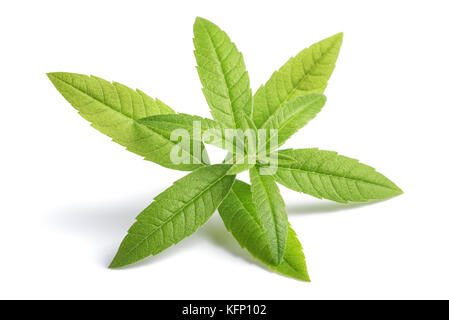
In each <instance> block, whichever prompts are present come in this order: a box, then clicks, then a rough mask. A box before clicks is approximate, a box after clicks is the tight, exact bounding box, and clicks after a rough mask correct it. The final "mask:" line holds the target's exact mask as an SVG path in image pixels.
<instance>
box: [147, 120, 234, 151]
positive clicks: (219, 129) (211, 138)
mask: <svg viewBox="0 0 449 320" xmlns="http://www.w3.org/2000/svg"><path fill="white" fill-rule="evenodd" d="M139 123H141V124H143V125H145V126H147V127H148V128H151V129H154V130H157V131H160V132H165V134H168V135H170V133H171V132H173V131H175V130H179V129H183V130H186V131H187V132H188V133H189V135H190V136H192V137H193V139H198V140H203V135H205V134H206V133H207V132H208V133H209V135H208V136H207V139H206V141H205V142H206V143H209V144H212V145H214V146H216V147H219V148H223V149H226V147H227V145H230V146H231V148H230V151H232V146H233V145H234V141H232V140H229V141H228V144H227V143H226V139H225V138H226V136H227V135H226V130H227V128H226V127H225V126H224V125H222V124H221V123H219V122H218V121H215V120H211V119H207V118H202V117H199V116H192V115H189V114H185V113H177V114H161V115H155V116H151V117H147V118H143V119H140V120H139ZM195 123H196V124H197V125H199V127H197V128H198V129H199V131H200V133H201V137H195V135H194V125H195Z"/></svg>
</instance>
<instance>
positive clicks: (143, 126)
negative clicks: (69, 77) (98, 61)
mask: <svg viewBox="0 0 449 320" xmlns="http://www.w3.org/2000/svg"><path fill="white" fill-rule="evenodd" d="M54 79H56V80H58V81H61V82H63V83H65V84H66V85H68V86H70V87H71V88H72V89H74V90H75V91H77V92H79V93H81V94H82V95H84V96H86V97H89V98H90V99H92V100H94V101H96V102H98V103H100V104H102V105H103V106H105V107H107V108H109V109H110V110H111V111H113V112H115V113H117V114H119V115H121V116H123V117H125V118H128V119H129V120H132V121H133V122H134V123H135V124H136V125H137V126H139V127H141V128H145V129H146V130H149V131H151V132H152V133H154V134H155V135H158V136H160V137H162V138H164V140H166V141H168V143H170V144H172V145H173V146H176V145H177V144H175V143H174V142H173V141H171V140H170V139H167V138H166V137H164V136H163V135H161V134H159V133H158V132H156V131H154V130H152V129H151V128H149V127H147V126H145V125H142V124H140V123H139V122H138V121H137V120H136V119H134V118H132V117H130V116H128V115H126V114H124V113H122V112H120V111H117V110H115V109H114V108H112V107H111V106H109V105H107V104H106V103H105V102H103V101H101V100H98V99H97V98H95V97H93V96H91V95H89V94H87V93H86V92H84V91H83V90H80V89H78V88H76V87H74V86H73V85H72V84H71V83H69V82H67V81H65V80H63V79H61V78H59V77H57V76H54ZM112 87H113V88H114V90H115V92H116V93H117V89H116V88H115V86H114V85H113V84H112ZM102 90H103V88H102ZM117 94H118V93H117ZM76 109H77V110H78V112H80V113H82V112H81V111H80V110H79V109H78V108H76ZM133 112H134V109H133ZM98 126H100V127H102V126H101V125H98ZM156 150H157V149H156ZM183 150H184V149H183ZM185 151H188V152H189V154H190V156H191V157H192V158H193V159H196V160H200V164H202V165H204V164H203V162H202V161H201V159H197V158H196V157H194V155H193V154H191V152H190V151H189V150H185ZM150 153H154V151H151V152H150Z"/></svg>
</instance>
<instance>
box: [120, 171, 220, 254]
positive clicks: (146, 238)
mask: <svg viewBox="0 0 449 320" xmlns="http://www.w3.org/2000/svg"><path fill="white" fill-rule="evenodd" d="M226 172H227V171H226ZM226 172H225V173H224V174H223V175H222V176H220V177H219V178H217V179H216V180H214V182H212V183H210V184H209V185H208V186H207V188H205V189H204V190H203V191H201V192H200V193H199V194H197V195H196V196H194V197H193V198H192V199H191V200H189V201H187V202H186V203H185V204H183V205H182V207H180V208H179V209H177V210H176V211H175V212H174V213H173V215H172V216H170V218H169V219H167V220H165V221H164V222H163V223H162V224H161V225H159V226H158V227H157V228H156V229H155V230H153V231H152V232H151V233H150V234H148V235H146V236H145V237H144V238H142V240H140V241H139V242H138V243H137V244H136V245H134V246H133V247H132V248H131V249H129V250H128V253H127V254H126V255H124V257H127V256H129V255H130V254H131V253H132V252H133V251H134V250H135V249H136V248H137V247H139V246H140V245H141V244H142V243H143V242H145V241H147V240H148V238H149V237H151V236H152V235H153V234H154V233H155V232H156V231H159V230H160V229H161V228H162V227H163V226H165V225H166V224H167V223H169V222H170V221H172V220H173V219H174V218H175V217H177V216H178V215H179V214H180V213H181V212H182V211H183V210H184V209H185V208H186V207H187V206H189V205H190V204H192V203H193V202H195V201H196V200H197V199H198V198H200V197H201V196H202V195H203V194H204V193H205V192H207V191H208V190H210V189H211V188H212V187H213V186H214V185H215V184H217V183H218V182H220V181H221V180H222V179H223V178H224V177H226V176H227V175H226ZM160 200H163V199H155V200H154V201H153V203H156V202H158V201H160ZM153 203H152V204H153ZM136 221H137V222H140V221H139V220H138V217H137V219H136ZM140 223H143V222H140Z"/></svg>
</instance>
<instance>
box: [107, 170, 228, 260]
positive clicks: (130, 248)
mask: <svg viewBox="0 0 449 320" xmlns="http://www.w3.org/2000/svg"><path fill="white" fill-rule="evenodd" d="M228 170H229V165H222V164H218V165H213V166H207V167H203V168H199V169H197V170H195V171H193V172H191V173H190V174H188V175H187V176H185V177H183V178H181V179H180V180H178V181H176V182H175V183H174V184H173V186H171V187H170V188H168V189H167V190H165V191H164V192H162V193H161V194H159V195H158V196H157V197H156V198H154V201H153V202H152V203H151V204H150V205H149V206H148V207H147V208H146V209H145V210H144V211H142V212H141V213H140V214H139V215H138V217H137V218H136V220H137V221H136V222H135V223H134V225H133V226H132V227H131V228H130V229H129V231H128V235H127V236H126V237H125V239H124V240H123V242H122V244H121V245H120V248H119V250H118V252H117V255H116V256H115V258H114V260H113V261H112V263H111V265H110V267H111V268H118V267H123V266H126V265H129V264H131V263H134V262H136V261H139V260H141V259H143V258H145V257H148V256H149V255H156V254H158V253H160V252H161V251H163V250H165V249H167V248H168V247H170V246H171V245H173V244H176V243H178V242H179V241H181V240H182V239H184V238H186V237H187V236H189V235H191V234H193V233H194V232H195V231H196V230H197V229H198V228H199V227H200V226H202V225H203V224H204V223H205V222H206V221H207V220H208V219H209V218H210V217H211V215H212V214H213V213H214V211H215V210H216V209H217V208H218V206H219V205H220V203H221V202H222V201H223V199H224V198H225V197H226V196H227V194H228V192H229V190H230V189H231V187H232V184H233V182H234V179H235V176H229V175H226V173H227V171H228Z"/></svg>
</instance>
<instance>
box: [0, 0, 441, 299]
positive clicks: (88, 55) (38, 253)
mask: <svg viewBox="0 0 449 320" xmlns="http://www.w3.org/2000/svg"><path fill="white" fill-rule="evenodd" d="M448 9H449V7H448V5H447V1H420V2H418V1H372V2H367V1H313V2H312V1H279V0H278V1H260V0H259V1H253V2H251V1H242V0H238V1H230V0H227V1H120V2H116V1H110V0H109V1H91V0H90V1H80V0H78V1H8V2H6V1H4V2H2V4H1V5H0V30H2V31H1V37H0V47H1V49H0V88H1V91H0V98H1V100H0V101H1V102H0V104H1V116H0V123H1V125H0V132H1V141H2V143H1V151H0V153H1V158H0V164H1V166H0V170H1V171H0V192H1V199H0V298H147V299H178V298H184V299H195V298H209V299H215V298H234V299H239V298H245V299H259V298H267V299H268V298H270V299H312V298H326V299H327V298H343V299H346V298H362V299H364V298H449V292H448V290H449V289H448V288H449V272H448V270H449V257H448V245H449V231H448V229H449V228H448V227H449V211H448V206H447V203H448V202H447V198H448V194H449V185H448V178H449V177H448V173H447V169H446V168H447V165H448V163H449V162H448V161H449V153H448V151H447V138H448V116H449V111H448V107H449V104H448V98H447V92H448V87H449V83H448V74H449V62H448V61H449V60H448V57H449V42H448V41H447V40H448V34H447V32H448V30H449V22H448V21H449V20H448V18H447V14H448V12H449V10H448ZM196 16H202V17H205V18H207V19H210V20H212V21H214V22H215V23H217V24H218V25H219V26H220V27H222V28H223V29H224V30H226V32H227V33H228V34H229V36H230V37H231V39H232V40H233V41H234V42H235V43H236V44H237V45H238V47H239V49H240V50H241V51H242V52H243V54H244V56H245V61H246V65H247V68H248V71H249V74H250V77H251V84H252V88H253V91H255V90H256V89H257V88H258V87H259V86H260V85H261V84H262V83H264V82H265V81H266V80H267V79H268V78H269V76H270V75H271V73H272V72H273V71H274V70H275V69H278V68H279V67H280V66H281V65H282V64H283V63H284V62H285V61H286V60H287V59H288V58H289V57H290V56H293V55H295V54H296V53H297V52H299V51H300V50H302V49H303V48H305V47H306V46H309V45H310V44H312V43H314V42H316V41H319V40H321V39H323V38H325V37H328V36H330V35H333V34H335V33H337V32H340V31H343V32H344V33H345V36H344V41H343V46H342V49H341V54H340V57H339V59H338V62H337V67H336V69H335V72H334V74H333V76H332V78H331V80H330V82H329V86H328V89H327V90H326V95H327V97H328V102H327V104H326V106H325V108H324V109H323V111H322V112H321V113H320V114H319V116H318V117H317V118H316V119H314V120H313V121H311V122H310V123H309V125H308V126H307V127H306V128H304V129H303V130H301V131H300V133H298V134H296V135H295V136H294V137H293V138H292V139H291V140H290V141H289V142H288V144H287V145H286V147H297V148H299V147H320V148H322V149H327V150H335V151H338V152H340V153H341V154H344V155H346V156H350V157H354V158H357V159H360V160H361V161H362V162H364V163H367V164H369V165H371V166H374V167H375V168H377V169H378V170H379V171H380V172H382V173H383V174H385V175H386V176H387V177H389V178H390V179H392V180H393V181H394V182H396V183H397V184H398V185H399V186H400V187H401V188H402V189H403V190H404V192H405V193H404V194H403V195H402V196H400V197H397V198H394V199H391V200H389V201H384V202H380V203H376V204H370V205H339V204H334V203H332V202H330V201H320V200H317V199H314V198H311V197H309V196H306V195H302V194H298V193H295V192H293V191H290V190H287V189H286V188H283V187H281V192H282V194H283V195H284V197H285V201H286V203H287V209H288V214H289V217H290V221H291V223H292V225H293V227H294V229H295V230H296V231H297V233H298V235H299V238H300V240H301V242H302V244H303V246H304V250H305V254H306V257H307V262H308V267H309V271H310V276H311V279H312V282H311V283H304V282H300V281H296V280H292V279H289V278H286V277H283V276H280V275H277V274H275V273H272V272H269V271H267V270H266V269H265V268H263V267H262V266H261V265H259V264H258V263H256V262H254V261H253V260H252V259H251V258H250V256H249V254H248V253H246V252H245V251H243V250H241V249H240V248H239V246H238V244H237V243H236V241H235V240H234V239H233V238H232V237H231V235H230V234H228V233H227V231H226V230H225V228H224V226H223V224H222V222H221V221H220V219H219V216H218V215H215V216H214V217H213V218H212V220H210V221H209V222H208V223H207V224H206V225H205V226H204V227H203V228H201V229H200V230H199V231H198V233H197V234H195V235H193V236H191V237H190V238H188V239H186V240H185V241H183V242H181V243H180V244H179V245H176V246H175V247H171V248H170V249H168V250H167V251H165V252H163V253H162V254H160V255H158V256H156V257H151V258H149V259H147V260H145V261H143V262H141V263H138V264H136V265H135V266H133V267H130V268H126V269H122V270H109V269H107V266H108V263H109V262H110V261H111V259H112V257H113V255H114V253H115V251H116V249H117V248H118V245H119V244H120V242H121V240H122V238H123V237H124V236H125V234H126V231H127V229H128V228H129V226H130V225H131V224H132V223H133V220H134V217H135V216H136V215H137V214H138V213H139V212H140V211H141V210H142V209H144V208H145V207H146V206H147V205H148V204H149V203H150V202H151V201H152V198H153V197H154V196H156V195H157V194H158V193H160V192H161V191H163V190H164V189H165V188H167V187H169V186H170V185H171V183H172V182H173V181H175V180H176V179H179V178H180V177H182V176H184V175H185V174H186V173H184V172H177V171H172V170H169V169H165V168H162V167H160V166H158V165H156V164H153V163H150V162H147V161H144V160H142V159H141V158H140V157H139V156H136V155H134V154H132V153H129V152H126V151H125V150H124V148H123V147H121V146H119V145H117V144H114V143H112V142H110V139H109V138H108V137H106V136H103V135H102V134H100V133H98V132H97V131H95V130H94V129H93V128H91V127H90V126H89V124H88V123H87V122H86V121H85V120H84V119H82V118H81V117H80V116H78V115H77V114H76V112H75V110H74V109H73V108H72V107H71V106H70V105H69V104H68V103H67V102H66V101H65V100H64V99H63V98H62V96H61V95H60V94H59V93H58V92H57V91H56V90H55V88H54V87H53V86H52V84H51V83H50V81H49V80H48V79H47V77H46V75H45V73H46V72H53V71H66V72H77V73H84V74H94V75H97V76H100V77H103V78H105V79H107V80H115V81H119V82H121V83H123V84H126V85H128V86H130V87H132V88H139V89H141V90H143V91H145V92H146V93H148V94H149V95H150V96H153V97H158V98H160V99H161V100H163V101H165V102H166V103H167V104H169V105H170V106H171V107H173V108H174V109H175V110H177V111H180V112H187V113H191V114H197V115H201V116H209V111H208V106H207V104H206V102H205V99H204V97H203V96H202V93H201V90H200V88H201V85H200V82H199V79H198V76H197V74H196V70H195V65H196V63H195V60H194V56H193V53H192V51H193V43H192V37H193V32H192V24H193V22H194V19H195V17H196ZM221 156H222V154H219V155H215V156H214V158H215V159H216V160H217V161H218V160H219V158H220V157H221ZM245 178H246V177H245V175H243V179H245Z"/></svg>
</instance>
